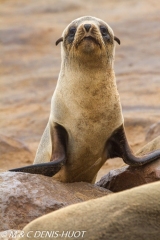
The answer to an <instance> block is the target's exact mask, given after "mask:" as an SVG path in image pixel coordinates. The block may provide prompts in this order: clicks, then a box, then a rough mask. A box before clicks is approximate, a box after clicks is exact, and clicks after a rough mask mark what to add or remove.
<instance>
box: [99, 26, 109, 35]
mask: <svg viewBox="0 0 160 240" xmlns="http://www.w3.org/2000/svg"><path fill="white" fill-rule="evenodd" d="M100 31H101V34H102V36H106V35H107V34H108V29H107V28H106V27H103V26H100Z"/></svg>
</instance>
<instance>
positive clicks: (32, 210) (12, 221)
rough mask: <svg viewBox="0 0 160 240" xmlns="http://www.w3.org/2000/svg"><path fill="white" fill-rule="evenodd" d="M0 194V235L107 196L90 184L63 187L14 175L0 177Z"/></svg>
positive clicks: (39, 177) (46, 179)
mask: <svg viewBox="0 0 160 240" xmlns="http://www.w3.org/2000/svg"><path fill="white" fill-rule="evenodd" d="M0 192H1V195H0V222H1V224H0V231H5V230H8V229H22V228H23V227H24V226H25V225H26V224H27V223H28V222H30V221H32V220H33V219H35V218H37V217H39V216H42V215H44V214H46V213H49V212H52V211H55V210H57V209H59V208H62V207H65V206H67V205H70V204H74V203H78V202H82V201H86V200H89V199H92V198H98V197H101V196H104V195H107V194H108V193H109V191H108V190H106V189H102V188H100V187H97V186H94V185H92V184H89V183H84V182H79V183H68V184H63V183H60V182H57V181H55V180H53V179H52V178H49V177H45V176H42V175H33V174H28V173H14V172H4V173H0Z"/></svg>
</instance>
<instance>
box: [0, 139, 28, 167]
mask: <svg viewBox="0 0 160 240" xmlns="http://www.w3.org/2000/svg"><path fill="white" fill-rule="evenodd" d="M0 153H1V154H0V163H1V164H0V169H5V170H7V169H8V168H15V167H18V166H22V165H23V164H25V165H27V164H29V163H30V164H31V159H32V162H33V154H32V152H31V151H30V150H29V148H28V147H27V146H26V145H25V144H24V143H23V142H22V141H20V140H19V139H16V138H13V137H8V136H5V135H3V134H0ZM14 158H15V159H16V160H17V164H16V163H14V161H13V162H12V163H11V159H14ZM21 160H22V161H21ZM3 171H4V170H3Z"/></svg>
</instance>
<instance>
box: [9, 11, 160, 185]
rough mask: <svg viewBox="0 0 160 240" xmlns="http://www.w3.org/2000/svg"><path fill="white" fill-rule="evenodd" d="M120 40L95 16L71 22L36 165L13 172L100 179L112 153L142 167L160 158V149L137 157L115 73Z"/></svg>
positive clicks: (64, 179)
mask: <svg viewBox="0 0 160 240" xmlns="http://www.w3.org/2000/svg"><path fill="white" fill-rule="evenodd" d="M115 41H116V42H117V43H118V44H120V40H119V39H118V38H117V37H116V36H115V35H114V33H113V30H112V29H111V28H110V26H109V25H108V24H107V23H105V22H104V21H102V20H101V19H98V18H95V17H91V16H85V17H81V18H78V19H76V20H74V21H73V22H71V23H70V24H69V25H68V26H67V27H66V29H65V30H64V32H63V34H62V37H61V38H60V39H58V40H57V42H56V45H57V44H59V43H60V42H62V48H61V55H62V62H61V70H60V74H59V78H58V82H57V86H56V89H55V91H54V94H53V97H52V101H51V111H50V117H49V121H48V124H47V126H46V129H45V131H44V133H43V135H42V138H41V141H40V144H39V147H38V150H37V154H36V157H35V160H34V165H31V166H26V167H23V168H17V169H12V170H10V171H20V172H29V173H37V174H43V175H46V176H53V175H54V178H55V179H57V180H59V181H62V182H75V181H86V182H94V181H95V178H96V175H97V172H98V170H99V169H100V168H101V166H102V165H103V164H104V162H105V161H106V159H108V158H114V157H121V158H122V159H123V160H124V162H125V163H127V164H129V165H131V166H137V165H143V164H146V163H148V162H151V161H153V160H156V159H158V158H159V157H160V150H158V151H155V152H152V153H150V154H148V155H146V156H144V157H142V158H138V157H135V156H134V155H133V153H132V151H131V149H130V147H129V145H128V142H127V139H126V135H125V130H124V119H123V115H122V109H121V103H120V98H119V94H118V91H117V86H116V79H115V73H114V54H115Z"/></svg>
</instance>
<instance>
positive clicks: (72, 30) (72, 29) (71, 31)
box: [68, 27, 76, 36]
mask: <svg viewBox="0 0 160 240" xmlns="http://www.w3.org/2000/svg"><path fill="white" fill-rule="evenodd" d="M75 33H76V27H71V28H70V29H69V32H68V35H70V36H74V35H75Z"/></svg>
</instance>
